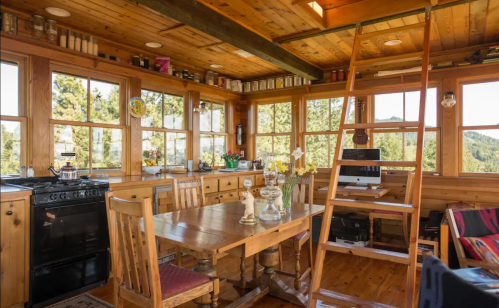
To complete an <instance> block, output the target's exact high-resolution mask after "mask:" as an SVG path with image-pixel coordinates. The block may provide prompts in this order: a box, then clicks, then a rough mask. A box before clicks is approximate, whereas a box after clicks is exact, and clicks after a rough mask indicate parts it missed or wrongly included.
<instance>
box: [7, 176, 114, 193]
mask: <svg viewBox="0 0 499 308" xmlns="http://www.w3.org/2000/svg"><path fill="white" fill-rule="evenodd" d="M4 182H5V184H6V185H10V186H16V187H21V188H27V189H32V190H33V194H39V193H48V192H57V191H74V190H80V189H93V188H98V187H102V188H107V187H109V184H108V183H106V182H97V181H90V180H81V179H76V180H67V181H64V180H59V178H57V177H38V178H18V179H7V180H4Z"/></svg>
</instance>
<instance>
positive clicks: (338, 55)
mask: <svg viewBox="0 0 499 308" xmlns="http://www.w3.org/2000/svg"><path fill="white" fill-rule="evenodd" d="M303 42H305V43H306V44H307V45H308V46H310V48H312V49H314V50H315V51H316V52H318V54H319V55H320V56H321V60H322V61H323V62H324V63H325V65H324V66H321V68H323V67H330V66H331V64H332V63H344V62H345V61H348V60H349V58H348V57H345V55H344V54H343V53H342V52H340V51H338V50H337V49H336V48H335V47H334V46H333V44H331V42H329V41H328V40H327V39H325V38H324V37H322V36H318V37H314V38H309V39H304V40H303Z"/></svg>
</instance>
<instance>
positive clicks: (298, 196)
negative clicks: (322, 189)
mask: <svg viewBox="0 0 499 308" xmlns="http://www.w3.org/2000/svg"><path fill="white" fill-rule="evenodd" d="M307 186H308V203H309V204H313V203H314V176H313V175H310V176H308V177H302V178H301V179H300V180H299V181H298V182H297V184H296V186H295V188H294V189H293V194H292V196H293V198H292V199H291V201H292V202H300V203H305V196H306V191H307Z"/></svg>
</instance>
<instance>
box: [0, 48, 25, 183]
mask: <svg viewBox="0 0 499 308" xmlns="http://www.w3.org/2000/svg"><path fill="white" fill-rule="evenodd" d="M0 60H1V61H0V62H5V63H15V64H17V67H18V72H19V89H18V90H19V93H18V104H19V105H18V110H19V114H18V115H17V116H7V115H0V121H11V122H19V123H20V124H21V159H20V166H25V167H26V170H27V169H28V145H27V144H28V119H27V100H28V92H27V78H26V77H27V67H28V63H27V62H28V61H27V57H24V56H20V55H14V54H10V53H5V52H3V51H2V52H1V53H0ZM19 174H20V170H19V173H15V174H4V175H0V177H8V176H12V175H19Z"/></svg>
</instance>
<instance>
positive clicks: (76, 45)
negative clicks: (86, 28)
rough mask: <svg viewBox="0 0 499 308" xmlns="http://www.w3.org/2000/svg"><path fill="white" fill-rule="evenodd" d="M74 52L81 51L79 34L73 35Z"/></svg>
mask: <svg viewBox="0 0 499 308" xmlns="http://www.w3.org/2000/svg"><path fill="white" fill-rule="evenodd" d="M75 50H76V51H81V33H76V35H75Z"/></svg>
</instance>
